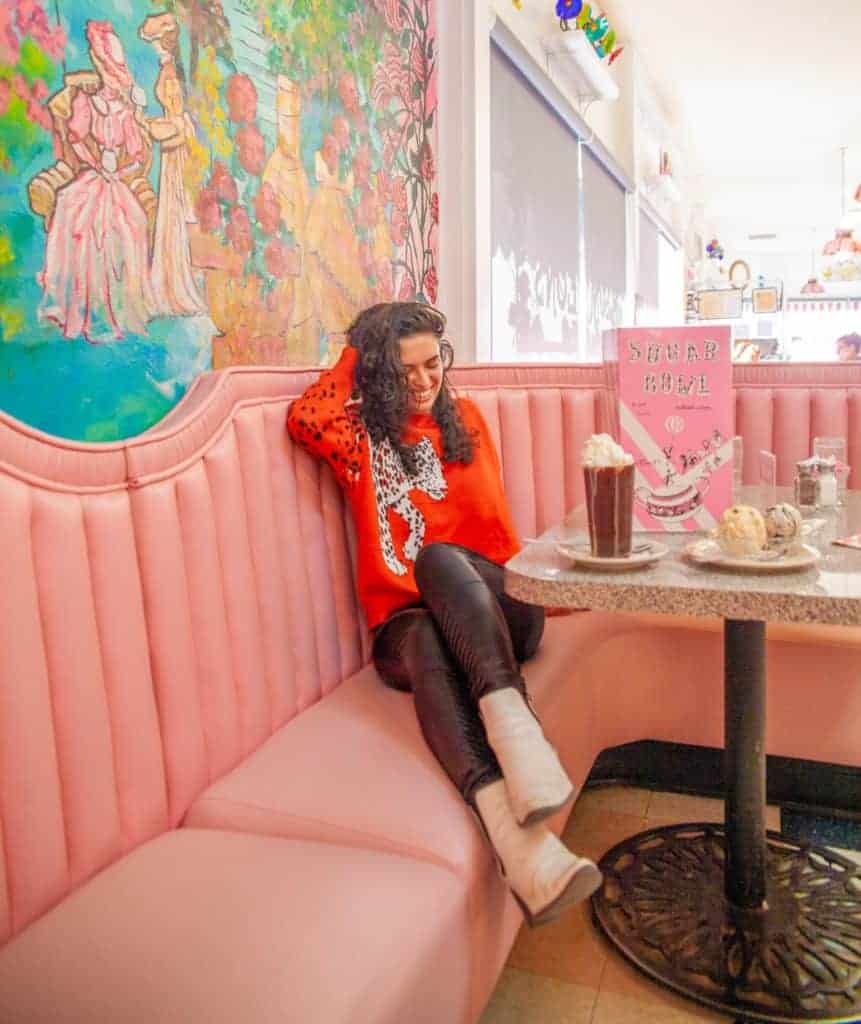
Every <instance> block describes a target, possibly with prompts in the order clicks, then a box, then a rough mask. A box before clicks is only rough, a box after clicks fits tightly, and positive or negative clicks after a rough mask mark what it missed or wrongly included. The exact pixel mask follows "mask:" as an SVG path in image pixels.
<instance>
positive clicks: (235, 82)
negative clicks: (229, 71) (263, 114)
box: [225, 75, 257, 124]
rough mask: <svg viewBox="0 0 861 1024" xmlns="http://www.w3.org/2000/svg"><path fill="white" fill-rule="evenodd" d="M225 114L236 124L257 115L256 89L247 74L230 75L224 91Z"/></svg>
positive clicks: (250, 119)
mask: <svg viewBox="0 0 861 1024" xmlns="http://www.w3.org/2000/svg"><path fill="white" fill-rule="evenodd" d="M225 98H226V100H227V116H228V117H229V118H230V120H231V121H234V122H236V123H237V124H245V123H246V122H248V121H253V120H254V118H255V117H257V89H256V88H255V85H254V83H253V82H252V81H251V79H250V78H249V77H248V76H247V75H231V76H230V79H229V81H228V83H227V91H226V92H225Z"/></svg>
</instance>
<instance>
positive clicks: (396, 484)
mask: <svg viewBox="0 0 861 1024" xmlns="http://www.w3.org/2000/svg"><path fill="white" fill-rule="evenodd" d="M368 443H369V445H370V448H371V475H372V476H373V480H374V493H375V495H376V499H377V524H378V527H379V535H380V550H381V551H382V555H383V561H384V562H385V563H386V567H387V568H388V569H390V570H391V572H393V573H394V574H395V575H396V576H405V575H406V573H407V567H406V566H405V565H404V564H403V562H402V561H401V560H400V559H399V558H398V555H397V552H396V550H395V542H394V538H393V537H392V530H391V526H390V525H389V509H390V508H391V509H393V510H394V511H395V512H396V513H397V514H398V515H399V516H400V517H401V518H402V519H403V520H404V521H405V522H406V524H407V526H409V528H410V533H409V536H408V537H407V539H406V541H405V543H404V551H403V556H404V558H405V559H408V560H409V561H411V562H414V561H415V560H416V557H417V556H418V553H419V551H421V548H422V544H423V543H424V539H425V526H426V524H425V519H424V516H423V515H422V514H421V512H420V511H419V510H418V509H417V508H416V506H415V505H414V504H413V502H412V501H411V500H410V491H412V490H419V491H423V492H424V493H425V494H427V495H428V497H430V498H432V499H433V500H434V501H442V500H443V498H444V497H445V495H446V491H447V490H448V484H447V483H446V479H445V476H444V475H443V468H442V463H441V462H440V460H439V456H438V455H437V453H436V452H435V451H434V446H433V445H432V444H431V442H430V440H429V439H428V438H426V437H424V438H422V440H421V441H419V443H418V444H417V445H416V446H415V448H414V449H413V450H414V451H415V454H416V472H415V473H414V474H412V475H411V474H409V473H407V471H406V469H405V468H404V464H403V462H402V461H401V458H400V456H399V455H398V453H397V452H396V451H395V449H394V448H393V447H392V445H391V443H390V442H389V439H388V438H386V439H385V440H384V441H382V443H381V444H374V443H373V442H372V441H371V440H370V438H369V439H368Z"/></svg>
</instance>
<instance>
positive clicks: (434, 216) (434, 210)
mask: <svg viewBox="0 0 861 1024" xmlns="http://www.w3.org/2000/svg"><path fill="white" fill-rule="evenodd" d="M430 209H431V220H432V221H433V222H434V224H439V192H434V194H433V195H432V196H431V207H430Z"/></svg>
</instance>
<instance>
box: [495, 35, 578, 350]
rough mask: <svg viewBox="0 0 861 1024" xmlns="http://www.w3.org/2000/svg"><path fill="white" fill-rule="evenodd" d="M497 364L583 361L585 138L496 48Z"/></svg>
mask: <svg viewBox="0 0 861 1024" xmlns="http://www.w3.org/2000/svg"><path fill="white" fill-rule="evenodd" d="M490 131H491V140H490V145H491V161H490V164H491V168H492V172H491V222H492V235H491V245H492V248H491V286H492V350H491V351H492V358H493V359H494V360H495V361H509V360H510V361H523V360H553V359H562V360H574V359H575V358H577V354H578V353H577V304H576V285H577V253H578V244H579V241H578V240H579V223H578V219H579V218H578V205H579V189H578V185H577V139H576V136H575V135H574V134H573V133H572V132H571V130H570V129H569V128H568V127H566V125H565V124H564V123H563V121H562V120H561V118H559V117H558V115H557V114H556V113H555V112H554V110H553V109H552V108H551V107H550V105H549V104H548V103H547V102H546V100H544V98H543V97H542V96H541V95H540V94H539V93H538V92H537V91H536V90H535V89H534V88H533V87H532V86H531V85H530V84H529V83H528V82H527V81H526V79H525V78H524V77H523V76H522V75H521V74H520V72H519V71H517V70H516V69H515V68H514V66H513V65H512V64H511V63H510V62H509V60H508V59H507V58H506V57H505V56H504V55H503V54H502V53H501V52H500V51H499V50H498V48H497V47H496V46H493V47H491V119H490Z"/></svg>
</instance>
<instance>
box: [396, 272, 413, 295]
mask: <svg viewBox="0 0 861 1024" xmlns="http://www.w3.org/2000/svg"><path fill="white" fill-rule="evenodd" d="M415 296H416V286H415V285H414V284H413V282H412V278H411V277H410V276H409V274H405V275H404V278H403V280H402V281H401V287H400V291H399V292H398V299H399V300H400V301H401V302H409V300H410V299H414V298H415Z"/></svg>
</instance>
